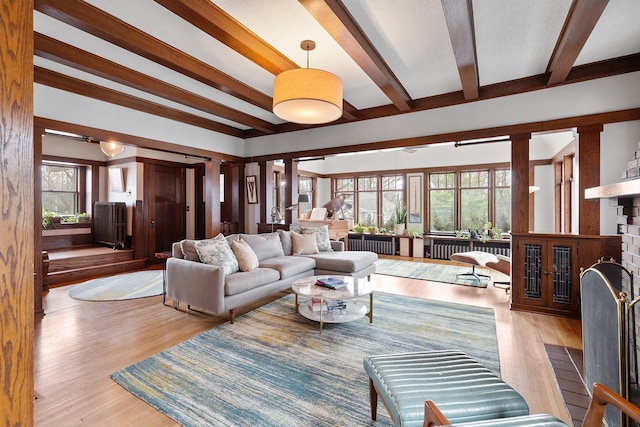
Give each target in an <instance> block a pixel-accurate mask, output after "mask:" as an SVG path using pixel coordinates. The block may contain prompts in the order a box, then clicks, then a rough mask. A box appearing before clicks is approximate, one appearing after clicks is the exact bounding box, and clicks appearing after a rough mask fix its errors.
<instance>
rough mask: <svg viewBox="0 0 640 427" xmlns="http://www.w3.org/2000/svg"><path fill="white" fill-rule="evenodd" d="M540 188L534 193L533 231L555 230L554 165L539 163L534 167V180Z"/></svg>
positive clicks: (534, 183)
mask: <svg viewBox="0 0 640 427" xmlns="http://www.w3.org/2000/svg"><path fill="white" fill-rule="evenodd" d="M532 185H537V186H538V187H540V190H538V191H536V192H535V193H534V194H533V198H534V203H533V222H534V224H533V231H534V232H536V233H553V232H554V220H555V218H554V212H555V209H554V194H553V193H554V191H553V190H554V178H553V166H552V165H538V166H535V168H534V181H533V183H532Z"/></svg>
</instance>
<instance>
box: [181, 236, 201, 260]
mask: <svg viewBox="0 0 640 427" xmlns="http://www.w3.org/2000/svg"><path fill="white" fill-rule="evenodd" d="M195 242H196V241H195V240H187V239H184V240H181V241H180V248H181V249H182V254H183V255H184V259H187V260H189V261H200V256H199V255H198V251H196V247H195V246H194V243H195Z"/></svg>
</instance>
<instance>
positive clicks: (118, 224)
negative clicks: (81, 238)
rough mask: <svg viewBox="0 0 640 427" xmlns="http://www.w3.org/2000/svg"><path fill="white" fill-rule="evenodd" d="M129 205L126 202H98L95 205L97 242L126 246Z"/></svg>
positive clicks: (94, 230)
mask: <svg viewBox="0 0 640 427" xmlns="http://www.w3.org/2000/svg"><path fill="white" fill-rule="evenodd" d="M126 233H127V206H126V204H125V203H124V202H96V203H95V205H94V207H93V240H94V242H95V243H96V244H99V245H107V246H111V247H113V248H114V249H120V248H124V242H125V238H126Z"/></svg>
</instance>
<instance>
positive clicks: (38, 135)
mask: <svg viewBox="0 0 640 427" xmlns="http://www.w3.org/2000/svg"><path fill="white" fill-rule="evenodd" d="M43 134H44V128H42V127H35V126H34V128H33V231H34V235H33V260H34V263H33V269H34V272H33V273H34V278H33V279H34V281H35V283H34V287H33V312H34V314H35V315H36V316H43V315H44V310H43V308H42V293H43V292H44V291H45V289H47V290H48V288H46V276H45V274H46V273H44V270H43V262H44V260H43V254H42V169H41V166H42V135H43ZM47 259H48V256H47Z"/></svg>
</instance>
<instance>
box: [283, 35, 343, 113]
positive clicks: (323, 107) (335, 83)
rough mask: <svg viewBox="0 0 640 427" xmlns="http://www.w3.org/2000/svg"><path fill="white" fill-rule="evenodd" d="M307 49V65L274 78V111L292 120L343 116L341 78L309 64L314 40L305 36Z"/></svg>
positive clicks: (301, 46)
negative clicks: (310, 66)
mask: <svg viewBox="0 0 640 427" xmlns="http://www.w3.org/2000/svg"><path fill="white" fill-rule="evenodd" d="M300 48H301V49H302V50H305V51H307V68H296V69H293V70H288V71H284V72H282V73H280V74H278V75H277V76H276V78H275V80H274V82H273V113H274V114H275V115H276V116H278V117H280V118H281V119H283V120H286V121H288V122H292V123H299V124H305V125H314V124H322V123H329V122H332V121H334V120H338V119H339V118H340V117H342V81H341V80H340V78H339V77H338V76H336V75H335V74H331V73H329V72H327V71H323V70H318V69H315V68H309V51H310V50H313V49H315V48H316V43H315V42H314V41H313V40H303V41H302V43H300Z"/></svg>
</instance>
